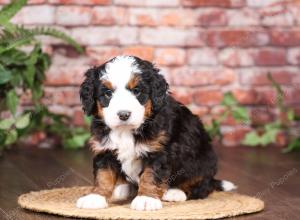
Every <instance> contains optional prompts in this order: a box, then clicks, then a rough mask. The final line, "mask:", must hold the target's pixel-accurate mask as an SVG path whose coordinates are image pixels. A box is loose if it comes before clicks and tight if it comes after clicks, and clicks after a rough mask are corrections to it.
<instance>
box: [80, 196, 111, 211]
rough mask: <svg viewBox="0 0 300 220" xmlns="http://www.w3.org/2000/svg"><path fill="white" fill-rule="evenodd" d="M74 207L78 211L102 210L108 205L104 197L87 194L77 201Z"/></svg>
mask: <svg viewBox="0 0 300 220" xmlns="http://www.w3.org/2000/svg"><path fill="white" fill-rule="evenodd" d="M76 207H77V208H80V209H103V208H106V207H108V205H107V202H106V199H105V197H104V196H100V195H98V194H88V195H86V196H83V197H80V198H79V199H78V200H77V202H76Z"/></svg>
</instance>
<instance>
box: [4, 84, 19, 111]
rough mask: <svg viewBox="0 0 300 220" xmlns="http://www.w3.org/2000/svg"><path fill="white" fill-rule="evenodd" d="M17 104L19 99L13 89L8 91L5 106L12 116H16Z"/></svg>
mask: <svg viewBox="0 0 300 220" xmlns="http://www.w3.org/2000/svg"><path fill="white" fill-rule="evenodd" d="M18 102H19V98H18V96H17V93H16V91H15V90H14V89H13V90H10V91H9V92H8V93H7V96H6V106H7V108H8V109H9V111H10V112H11V113H12V114H13V115H15V114H16V110H17V106H18Z"/></svg>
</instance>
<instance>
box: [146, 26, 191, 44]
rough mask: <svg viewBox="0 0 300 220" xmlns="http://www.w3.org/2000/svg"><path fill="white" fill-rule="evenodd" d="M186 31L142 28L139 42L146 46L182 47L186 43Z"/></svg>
mask: <svg viewBox="0 0 300 220" xmlns="http://www.w3.org/2000/svg"><path fill="white" fill-rule="evenodd" d="M186 35H187V31H186V30H184V29H178V28H167V27H158V28H142V29H141V30H140V41H141V43H142V44H146V45H157V46H183V45H185V43H186Z"/></svg>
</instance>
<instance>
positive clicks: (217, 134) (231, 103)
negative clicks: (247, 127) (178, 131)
mask: <svg viewBox="0 0 300 220" xmlns="http://www.w3.org/2000/svg"><path fill="white" fill-rule="evenodd" d="M221 106H222V107H223V108H224V111H223V112H222V114H221V115H219V116H218V118H215V119H212V122H211V124H209V125H207V126H206V130H207V131H208V133H209V134H210V136H211V137H212V138H217V139H222V133H221V124H222V123H223V122H224V121H225V120H226V119H227V118H228V117H229V116H232V117H233V118H234V119H235V120H236V121H238V122H243V123H245V124H248V123H249V122H250V118H249V114H248V112H247V109H246V108H244V107H242V106H241V105H239V104H238V102H237V100H236V99H235V97H234V96H233V94H232V93H231V92H226V93H225V94H224V98H223V100H222V102H221Z"/></svg>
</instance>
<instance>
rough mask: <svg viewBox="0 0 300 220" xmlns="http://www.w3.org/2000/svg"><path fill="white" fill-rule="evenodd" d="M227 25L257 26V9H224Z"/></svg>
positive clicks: (258, 22)
mask: <svg viewBox="0 0 300 220" xmlns="http://www.w3.org/2000/svg"><path fill="white" fill-rule="evenodd" d="M226 17H227V20H228V26H237V27H238V26H245V27H249V26H258V25H259V24H260V17H259V13H257V10H254V9H249V8H243V9H237V10H226Z"/></svg>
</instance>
